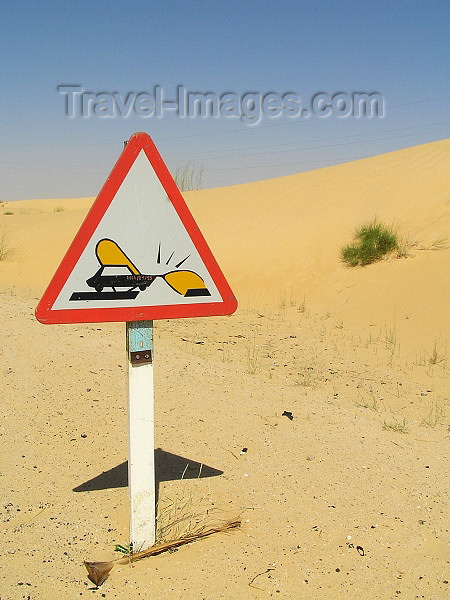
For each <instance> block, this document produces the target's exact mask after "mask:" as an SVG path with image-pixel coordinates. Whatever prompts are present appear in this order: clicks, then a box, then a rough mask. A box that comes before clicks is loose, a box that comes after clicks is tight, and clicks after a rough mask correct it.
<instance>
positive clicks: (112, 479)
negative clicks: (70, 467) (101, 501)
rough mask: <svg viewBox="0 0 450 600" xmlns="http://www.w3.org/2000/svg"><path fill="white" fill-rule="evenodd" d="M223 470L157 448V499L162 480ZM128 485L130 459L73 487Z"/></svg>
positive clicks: (89, 489)
mask: <svg viewBox="0 0 450 600" xmlns="http://www.w3.org/2000/svg"><path fill="white" fill-rule="evenodd" d="M222 474H223V471H220V470H219V469H214V468H213V467H209V466H208V465H205V464H201V463H198V462H196V461H193V460H189V459H188V458H184V457H182V456H178V455H177V454H172V453H171V452H166V451H165V450H162V449H161V448H156V449H155V490H156V501H158V496H159V484H160V483H161V482H162V481H175V480H177V479H197V478H204V477H216V476H218V475H222ZM127 486H128V461H125V462H123V463H121V464H120V465H117V466H116V467H113V468H112V469H109V470H108V471H103V473H100V475H97V476H96V477H93V478H92V479H89V480H88V481H85V482H84V483H81V484H80V485H78V486H77V487H75V488H73V490H72V491H74V492H93V491H96V490H106V489H110V488H120V487H127Z"/></svg>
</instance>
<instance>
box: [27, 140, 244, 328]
mask: <svg viewBox="0 0 450 600" xmlns="http://www.w3.org/2000/svg"><path fill="white" fill-rule="evenodd" d="M236 306H237V302H236V299H235V298H234V296H233V294H232V292H231V290H230V288H229V286H228V284H227V282H226V280H225V278H224V277H223V274H222V272H221V271H220V269H219V267H218V265H217V263H216V262H215V259H214V257H213V256H212V254H211V251H210V250H209V248H208V246H207V245H206V242H205V240H204V239H203V237H202V235H201V233H200V231H199V230H198V227H197V225H196V224H195V221H194V220H193V218H192V215H191V214H190V212H189V209H188V208H187V206H186V204H185V202H184V200H183V198H182V196H181V194H180V193H179V191H178V189H177V188H176V185H175V183H174V181H173V179H172V177H171V176H170V174H169V172H168V171H167V168H166V167H165V165H164V163H163V162H162V159H161V157H160V156H159V154H158V151H157V150H156V148H155V146H154V145H153V142H152V141H151V139H150V137H149V136H148V135H147V134H145V133H139V134H135V135H134V136H132V138H131V139H130V141H129V143H128V145H127V146H126V148H125V150H124V151H123V153H122V155H121V157H120V158H119V161H118V162H117V164H116V166H115V167H114V169H113V171H112V173H111V175H110V177H109V178H108V180H107V182H106V183H105V186H104V187H103V189H102V191H101V192H100V194H99V196H98V198H97V200H96V201H95V203H94V205H93V207H92V209H91V211H90V212H89V214H88V216H87V217H86V219H85V221H84V223H83V225H82V226H81V228H80V231H79V232H78V234H77V236H76V237H75V239H74V241H73V243H72V245H71V247H70V248H69V251H68V252H67V254H66V256H65V257H64V260H63V262H62V263H61V265H60V267H59V269H58V271H57V272H56V274H55V276H54V278H53V280H52V282H51V283H50V285H49V287H48V289H47V291H46V293H45V294H44V296H43V298H42V300H41V302H40V304H39V306H38V308H37V309H36V316H37V318H38V319H39V320H40V321H42V322H43V323H78V322H102V321H121V320H123V321H131V320H144V319H153V318H155V319H157V318H171V317H190V316H208V315H213V314H217V315H218V314H231V313H232V312H234V310H235V309H236Z"/></svg>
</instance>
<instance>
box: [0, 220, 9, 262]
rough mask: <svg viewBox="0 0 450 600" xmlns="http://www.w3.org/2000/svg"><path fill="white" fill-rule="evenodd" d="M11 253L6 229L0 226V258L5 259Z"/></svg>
mask: <svg viewBox="0 0 450 600" xmlns="http://www.w3.org/2000/svg"><path fill="white" fill-rule="evenodd" d="M10 253H11V249H10V246H9V239H8V231H7V229H6V227H5V226H3V227H0V260H5V258H7V256H8V255H9V254H10Z"/></svg>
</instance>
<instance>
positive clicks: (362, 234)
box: [341, 219, 399, 267]
mask: <svg viewBox="0 0 450 600" xmlns="http://www.w3.org/2000/svg"><path fill="white" fill-rule="evenodd" d="M398 248H399V239H398V235H397V234H396V233H395V231H394V230H393V229H392V228H391V227H387V226H386V225H383V224H382V223H380V222H379V221H377V220H376V219H375V220H374V221H372V222H371V223H368V224H367V225H363V226H362V227H359V228H358V229H357V230H356V231H355V234H354V241H353V243H351V244H348V245H347V246H344V248H342V250H341V259H342V260H343V262H344V263H345V264H347V265H348V266H350V267H356V266H357V265H361V266H364V265H369V264H370V263H373V262H375V261H377V260H381V259H382V258H383V256H386V255H387V254H389V253H390V252H393V251H394V250H398Z"/></svg>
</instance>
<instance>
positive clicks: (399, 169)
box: [0, 140, 450, 354]
mask: <svg viewBox="0 0 450 600" xmlns="http://www.w3.org/2000/svg"><path fill="white" fill-rule="evenodd" d="M449 155H450V141H449V140H442V141H438V142H433V143H430V144H425V145H422V146H416V147H412V148H407V149H404V150H399V151H396V152H391V153H389V154H384V155H380V156H376V157H372V158H367V159H363V160H359V161H355V162H351V163H347V164H343V165H338V166H334V167H328V168H324V169H319V170H316V171H311V172H308V173H301V174H298V175H291V176H287V177H280V178H276V179H270V180H266V181H260V182H256V183H249V184H243V185H236V186H231V187H224V188H216V189H208V190H200V191H196V192H187V193H185V198H186V200H187V202H188V204H189V206H190V208H191V210H192V212H193V214H194V217H195V219H196V220H197V222H198V224H199V226H200V229H201V230H202V231H203V233H204V235H205V237H206V239H207V241H208V243H209V245H210V246H211V248H212V250H213V252H214V254H215V256H216V258H217V260H218V262H219V264H220V265H221V267H222V269H223V271H224V272H225V274H226V276H227V278H228V279H229V281H230V284H231V286H232V289H233V290H234V292H235V294H236V296H237V298H238V300H239V303H240V306H241V309H242V308H246V307H254V308H259V309H260V310H263V309H264V307H266V306H272V307H273V306H278V305H279V304H283V303H288V304H289V303H302V302H304V301H305V302H306V303H307V304H309V305H310V306H314V307H316V308H317V309H321V310H323V311H328V312H331V313H333V314H334V315H335V316H336V318H337V319H339V320H340V321H343V322H344V323H346V325H348V326H349V327H354V328H355V329H361V327H362V328H366V329H367V328H369V327H378V329H379V330H380V329H381V330H383V329H386V328H388V329H390V330H392V329H395V330H396V333H398V335H399V343H401V345H402V346H403V348H404V351H405V352H407V353H408V352H409V353H411V354H414V353H417V352H419V351H422V350H423V349H425V348H427V349H430V348H431V347H433V345H434V344H435V343H438V344H439V345H440V346H444V345H445V337H446V336H445V335H444V333H445V331H448V326H449V310H448V301H447V300H448V297H449V291H450V290H449V282H448V279H446V278H444V277H442V273H443V272H444V271H445V270H446V269H448V265H449V256H450V254H449V251H448V250H446V249H444V250H442V249H441V250H439V249H438V248H437V246H435V245H434V244H435V242H436V241H442V240H443V239H444V238H446V237H447V236H448V234H449V230H450V229H449V225H450V216H449V215H450V211H449V197H448V161H449ZM92 201H93V199H92V198H84V199H79V198H77V199H66V200H63V199H56V200H27V201H19V202H13V203H8V204H4V210H3V211H2V212H6V211H8V210H9V211H12V212H14V215H4V214H0V227H1V226H3V227H6V228H7V231H8V232H9V236H10V244H11V247H12V249H13V254H12V256H11V257H10V259H9V260H7V261H4V262H2V263H1V265H0V289H3V290H11V289H13V290H14V291H16V292H18V293H21V294H24V293H25V294H28V295H35V296H39V295H41V294H42V292H43V290H44V289H45V287H46V285H47V284H48V282H49V280H50V278H51V276H52V275H53V273H54V271H55V269H56V267H57V266H58V264H59V262H60V260H61V258H62V256H63V254H64V252H65V251H66V249H67V247H68V245H69V243H70V242H71V240H72V239H73V236H74V235H75V233H76V231H77V230H78V227H79V225H80V224H81V222H82V220H83V218H84V216H85V214H86V212H87V210H88V208H89V207H90V205H91V204H92ZM374 217H377V218H379V219H380V220H381V221H383V222H385V223H387V224H393V225H395V226H396V227H398V231H399V233H400V235H401V236H402V237H403V238H404V240H405V243H407V244H409V245H408V246H407V250H408V252H409V254H410V257H408V258H404V259H400V260H398V259H390V260H387V261H383V262H382V263H379V264H376V265H372V266H370V267H366V268H362V269H361V268H358V269H349V268H346V267H345V266H344V265H343V264H342V263H341V262H340V260H339V252H340V248H341V247H342V246H343V245H344V244H345V243H347V242H349V241H350V240H351V235H352V233H353V230H354V229H355V227H357V226H358V225H361V224H363V223H365V222H367V221H369V220H372V219H373V218H374ZM444 246H446V242H444Z"/></svg>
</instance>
